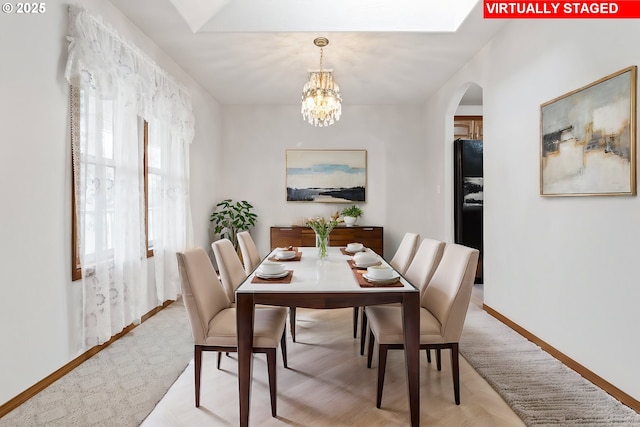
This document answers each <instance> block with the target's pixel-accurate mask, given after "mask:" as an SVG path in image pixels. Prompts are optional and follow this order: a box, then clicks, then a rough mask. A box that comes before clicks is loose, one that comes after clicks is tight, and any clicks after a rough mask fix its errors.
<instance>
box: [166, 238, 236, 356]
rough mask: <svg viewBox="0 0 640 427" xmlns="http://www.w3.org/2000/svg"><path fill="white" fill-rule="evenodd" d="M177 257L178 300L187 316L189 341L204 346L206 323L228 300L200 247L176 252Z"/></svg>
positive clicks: (207, 257) (228, 303) (207, 323)
mask: <svg viewBox="0 0 640 427" xmlns="http://www.w3.org/2000/svg"><path fill="white" fill-rule="evenodd" d="M177 256H178V270H179V272H180V283H181V287H182V300H183V301H184V305H185V307H186V309H187V314H188V316H189V323H190V324H191V334H192V335H193V342H194V344H196V345H205V337H206V336H207V332H208V331H209V322H210V321H211V319H213V317H215V315H216V314H218V313H219V312H220V311H221V310H223V309H225V308H228V307H229V306H230V305H231V303H230V302H229V298H227V294H226V293H225V291H224V289H223V288H222V285H221V284H220V281H219V280H218V275H217V274H216V271H215V269H214V268H213V265H212V264H211V260H210V259H209V256H208V255H207V253H206V252H205V250H204V249H202V248H194V249H190V250H188V251H185V252H184V253H182V252H178V253H177Z"/></svg>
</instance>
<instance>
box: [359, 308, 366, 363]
mask: <svg viewBox="0 0 640 427" xmlns="http://www.w3.org/2000/svg"><path fill="white" fill-rule="evenodd" d="M366 338H367V310H365V309H364V307H362V323H361V324H360V340H361V341H360V356H362V355H363V354H364V342H365V341H366Z"/></svg>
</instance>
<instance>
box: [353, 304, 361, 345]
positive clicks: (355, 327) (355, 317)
mask: <svg viewBox="0 0 640 427" xmlns="http://www.w3.org/2000/svg"><path fill="white" fill-rule="evenodd" d="M359 311H360V307H353V338H354V339H355V338H356V337H357V336H358V312H359Z"/></svg>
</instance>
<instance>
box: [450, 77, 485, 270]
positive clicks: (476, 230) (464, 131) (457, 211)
mask: <svg viewBox="0 0 640 427" xmlns="http://www.w3.org/2000/svg"><path fill="white" fill-rule="evenodd" d="M482 123H483V114H482V88H481V87H480V86H478V85H477V84H475V83H471V84H469V86H468V87H467V89H466V91H465V92H464V95H463V96H462V98H461V99H460V102H459V103H458V106H457V108H456V112H455V114H454V120H453V126H454V132H453V133H454V142H453V226H454V230H453V237H454V242H455V243H460V244H463V245H465V246H469V247H473V248H476V249H478V250H479V251H480V259H479V261H478V269H477V271H476V280H475V281H476V283H482V282H483V268H482V267H483V262H482V258H483V257H482V251H483V203H484V200H483V199H484V197H483V194H484V182H483V126H482Z"/></svg>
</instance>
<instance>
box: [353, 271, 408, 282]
mask: <svg viewBox="0 0 640 427" xmlns="http://www.w3.org/2000/svg"><path fill="white" fill-rule="evenodd" d="M362 277H364V278H365V279H367V280H368V281H370V282H372V283H381V284H385V283H394V282H395V281H396V280H398V278H399V277H400V275H399V274H398V273H396V272H394V273H393V276H392V277H390V278H388V279H374V278H371V277H369V275H368V274H367V273H364V274H363V275H362Z"/></svg>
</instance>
